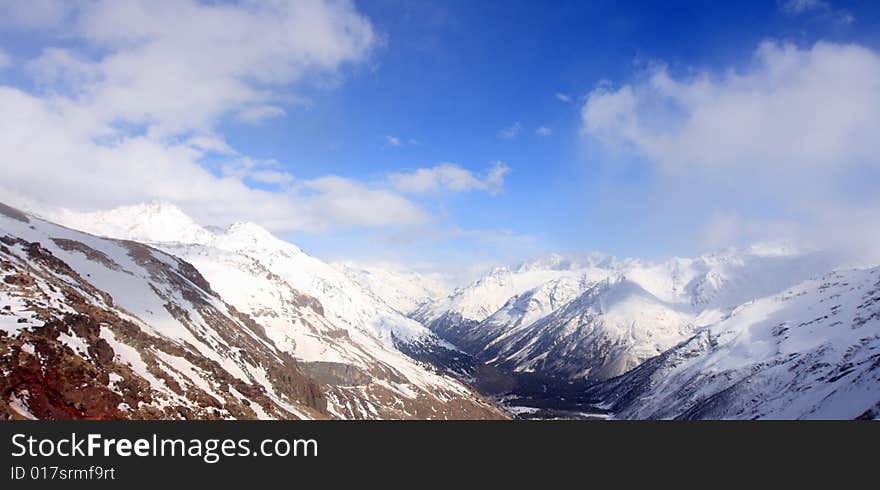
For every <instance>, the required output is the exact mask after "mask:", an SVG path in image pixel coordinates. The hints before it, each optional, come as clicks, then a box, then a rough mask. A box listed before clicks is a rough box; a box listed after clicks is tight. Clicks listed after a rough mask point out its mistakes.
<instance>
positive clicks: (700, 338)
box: [590, 268, 880, 419]
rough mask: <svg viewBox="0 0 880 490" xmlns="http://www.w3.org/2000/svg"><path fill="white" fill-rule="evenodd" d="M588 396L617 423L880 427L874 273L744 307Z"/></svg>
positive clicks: (879, 277) (836, 278) (878, 283)
mask: <svg viewBox="0 0 880 490" xmlns="http://www.w3.org/2000/svg"><path fill="white" fill-rule="evenodd" d="M590 395H591V396H594V397H595V398H596V399H597V400H601V401H602V402H603V403H604V404H605V406H606V407H607V408H609V409H610V410H612V411H613V412H614V413H615V415H616V416H617V417H621V418H639V419H642V418H684V419H693V418H706V419H718V418H736V419H753V418H770V419H801V418H807V419H852V418H869V419H876V418H880V268H873V269H869V270H848V271H841V272H834V273H830V274H827V275H825V276H823V277H821V278H819V279H814V280H809V281H806V282H803V283H801V284H799V285H797V286H795V287H793V288H791V289H789V290H788V291H786V292H784V293H782V294H777V295H772V296H768V297H764V298H760V299H757V300H755V301H751V302H749V303H746V304H744V305H742V306H741V307H739V308H737V309H736V310H734V311H733V312H732V313H731V314H730V315H729V316H728V317H726V318H724V319H723V320H721V321H719V322H717V323H715V324H713V325H711V326H709V327H706V328H704V329H702V330H700V331H699V332H698V333H697V334H696V335H694V336H693V337H692V338H690V339H689V340H687V341H685V342H683V343H681V344H680V345H678V346H676V347H675V348H673V349H671V350H669V351H667V352H665V353H663V354H662V355H660V356H658V357H656V358H654V359H651V360H650V361H648V362H646V363H644V364H642V365H641V366H640V367H638V368H636V369H634V370H633V371H631V372H629V373H627V374H625V375H623V376H621V377H619V378H616V379H613V380H610V381H608V382H606V383H603V384H600V385H599V386H597V387H595V388H593V389H592V390H591V393H590Z"/></svg>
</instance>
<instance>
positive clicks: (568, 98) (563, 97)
mask: <svg viewBox="0 0 880 490" xmlns="http://www.w3.org/2000/svg"><path fill="white" fill-rule="evenodd" d="M556 99H557V100H559V101H561V102H571V96H570V95H568V94H564V93H562V92H556Z"/></svg>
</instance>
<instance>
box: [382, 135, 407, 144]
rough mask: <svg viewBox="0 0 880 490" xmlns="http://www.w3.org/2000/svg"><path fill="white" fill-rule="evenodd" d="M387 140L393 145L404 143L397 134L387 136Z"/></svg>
mask: <svg viewBox="0 0 880 490" xmlns="http://www.w3.org/2000/svg"><path fill="white" fill-rule="evenodd" d="M385 141H386V142H387V143H388V144H389V145H391V146H400V145H402V144H403V143H402V142H401V141H400V138H398V137H397V136H385Z"/></svg>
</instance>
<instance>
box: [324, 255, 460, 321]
mask: <svg viewBox="0 0 880 490" xmlns="http://www.w3.org/2000/svg"><path fill="white" fill-rule="evenodd" d="M333 266H334V267H336V268H337V269H339V270H340V271H341V272H342V273H343V274H345V275H346V276H348V278H350V279H351V280H352V281H354V282H356V283H357V284H358V285H360V286H362V287H363V288H365V289H367V290H369V291H371V292H372V293H373V294H375V295H376V296H378V297H379V298H381V299H382V300H383V301H385V302H386V303H388V304H389V305H390V306H392V307H393V308H394V309H396V310H397V311H399V312H401V313H403V314H405V315H406V314H410V313H412V312H414V311H416V310H417V309H418V308H419V307H420V306H423V305H425V304H427V303H431V302H434V301H437V300H439V299H441V298H444V297H446V296H447V295H448V294H449V285H448V283H447V280H446V278H444V277H443V276H442V275H440V274H437V273H428V274H420V273H418V272H415V271H412V270H408V269H406V268H404V267H402V266H400V265H397V264H387V263H386V264H357V263H354V262H338V263H334V264H333Z"/></svg>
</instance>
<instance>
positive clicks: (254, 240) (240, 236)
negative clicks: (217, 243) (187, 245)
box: [222, 221, 302, 252]
mask: <svg viewBox="0 0 880 490" xmlns="http://www.w3.org/2000/svg"><path fill="white" fill-rule="evenodd" d="M222 237H223V238H224V241H225V242H226V243H227V244H228V246H232V247H234V248H242V247H245V248H251V247H256V248H269V249H279V248H280V249H290V250H295V251H297V252H302V250H301V249H300V248H299V247H297V246H296V245H294V244H292V243H290V242H288V241H286V240H282V239H280V238H278V237H277V236H275V235H273V234H272V232H270V231H269V230H267V229H266V228H264V227H263V226H261V225H258V224H257V223H254V222H253V221H236V222H235V223H233V224H231V225H229V227H228V228H226V230H225V231H224V232H223V233H222Z"/></svg>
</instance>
